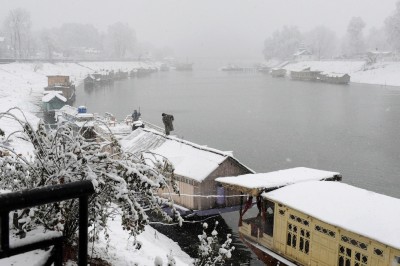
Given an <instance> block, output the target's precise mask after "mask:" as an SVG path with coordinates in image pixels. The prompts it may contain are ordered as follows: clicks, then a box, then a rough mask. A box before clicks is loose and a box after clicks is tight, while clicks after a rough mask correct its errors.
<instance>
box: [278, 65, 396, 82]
mask: <svg viewBox="0 0 400 266" xmlns="http://www.w3.org/2000/svg"><path fill="white" fill-rule="evenodd" d="M308 67H309V68H310V69H311V70H320V71H323V72H334V73H347V74H349V75H350V76H351V82H354V83H363V84H374V85H382V86H400V75H399V73H400V62H378V63H375V64H366V62H365V61H303V62H297V63H289V64H287V65H285V66H284V67H283V68H284V69H286V70H287V71H299V70H303V69H305V68H308Z"/></svg>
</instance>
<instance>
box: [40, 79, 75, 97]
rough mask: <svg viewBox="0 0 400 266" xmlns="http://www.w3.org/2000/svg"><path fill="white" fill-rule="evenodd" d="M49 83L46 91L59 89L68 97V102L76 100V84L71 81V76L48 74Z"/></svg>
mask: <svg viewBox="0 0 400 266" xmlns="http://www.w3.org/2000/svg"><path fill="white" fill-rule="evenodd" d="M47 80H48V85H47V87H45V88H44V91H45V92H48V91H58V92H61V94H62V96H64V97H65V98H66V99H67V103H68V104H72V103H73V102H74V101H75V85H74V84H73V83H72V82H71V81H70V79H69V76H61V75H57V76H47Z"/></svg>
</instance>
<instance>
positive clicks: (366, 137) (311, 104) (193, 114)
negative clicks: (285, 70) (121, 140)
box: [76, 69, 400, 265]
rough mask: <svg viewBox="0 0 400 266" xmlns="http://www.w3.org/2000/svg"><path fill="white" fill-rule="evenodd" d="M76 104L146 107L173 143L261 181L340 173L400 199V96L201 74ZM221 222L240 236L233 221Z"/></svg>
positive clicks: (123, 86) (96, 94)
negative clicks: (167, 125) (300, 172)
mask: <svg viewBox="0 0 400 266" xmlns="http://www.w3.org/2000/svg"><path fill="white" fill-rule="evenodd" d="M76 105H86V106H87V107H88V109H89V111H90V112H98V113H101V114H103V113H104V112H106V111H107V112H111V113H113V114H114V115H115V116H116V117H117V118H119V119H122V118H124V117H125V116H126V115H128V114H130V113H132V111H133V110H134V109H138V108H139V107H140V110H141V112H142V117H143V119H144V120H147V121H149V122H152V123H155V124H158V125H162V122H161V113H163V112H165V113H170V114H173V115H174V117H175V121H174V127H175V129H176V131H174V132H173V134H175V135H177V136H179V137H181V138H184V139H187V140H189V141H193V142H195V143H199V144H204V145H208V146H210V147H214V148H217V149H220V150H226V151H234V156H235V157H236V158H237V159H238V160H239V161H241V162H242V163H243V164H245V165H247V166H249V167H250V168H252V169H254V170H255V171H256V172H269V171H274V170H279V169H286V168H291V167H297V166H305V167H311V168H317V169H322V170H330V171H337V172H340V173H342V175H343V182H345V183H348V184H352V185H355V186H358V187H361V188H366V189H369V190H372V191H376V192H379V193H383V194H386V195H389V196H394V197H397V198H400V190H399V183H400V180H399V173H400V163H399V162H400V160H399V159H400V138H399V136H400V134H399V133H400V88H395V87H384V86H373V85H363V84H350V85H334V84H322V83H312V82H301V81H291V80H289V79H274V78H272V77H270V76H269V75H265V74H261V73H228V72H221V71H218V70H216V69H203V70H196V69H195V70H194V71H193V72H177V71H169V72H159V73H155V74H153V75H151V76H148V77H144V78H134V79H128V80H123V81H118V82H115V83H114V85H113V86H110V87H103V88H94V89H91V90H87V89H84V88H83V87H80V88H78V95H77V101H76ZM223 217H224V218H225V221H226V223H227V225H228V226H230V227H231V228H233V229H234V228H236V225H237V222H236V221H237V220H236V219H237V214H236V213H234V214H226V215H223ZM252 265H253V263H252ZM254 265H256V264H254Z"/></svg>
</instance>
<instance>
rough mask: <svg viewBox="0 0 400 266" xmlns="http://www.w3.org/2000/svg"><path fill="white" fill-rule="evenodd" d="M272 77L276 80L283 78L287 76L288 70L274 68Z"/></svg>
mask: <svg viewBox="0 0 400 266" xmlns="http://www.w3.org/2000/svg"><path fill="white" fill-rule="evenodd" d="M271 76H272V77H274V78H283V77H285V76H286V69H284V68H272V69H271Z"/></svg>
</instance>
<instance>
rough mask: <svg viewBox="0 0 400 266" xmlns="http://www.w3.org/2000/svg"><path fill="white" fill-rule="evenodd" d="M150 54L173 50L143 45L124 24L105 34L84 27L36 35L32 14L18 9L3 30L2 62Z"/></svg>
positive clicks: (72, 26)
mask: <svg viewBox="0 0 400 266" xmlns="http://www.w3.org/2000/svg"><path fill="white" fill-rule="evenodd" d="M149 54H154V55H156V56H165V55H170V54H171V49H169V48H165V47H164V48H161V49H156V48H154V47H152V46H151V45H148V44H143V43H139V42H138V41H137V38H136V33H135V30H134V29H133V28H132V27H131V26H130V25H128V24H126V23H122V22H116V23H114V24H112V25H109V26H108V28H107V30H106V31H104V32H101V31H99V30H98V29H97V28H96V27H94V26H93V25H91V24H80V23H65V24H62V25H61V26H60V27H54V28H48V29H41V30H38V31H33V30H32V21H31V16H30V13H29V12H28V11H27V10H25V9H24V8H16V9H13V10H10V11H9V13H8V15H7V17H6V18H5V19H4V21H3V25H2V27H1V26H0V58H15V59H20V58H41V59H55V58H58V59H60V58H61V59H62V58H65V59H107V58H109V59H123V58H144V57H148V56H149Z"/></svg>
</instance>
